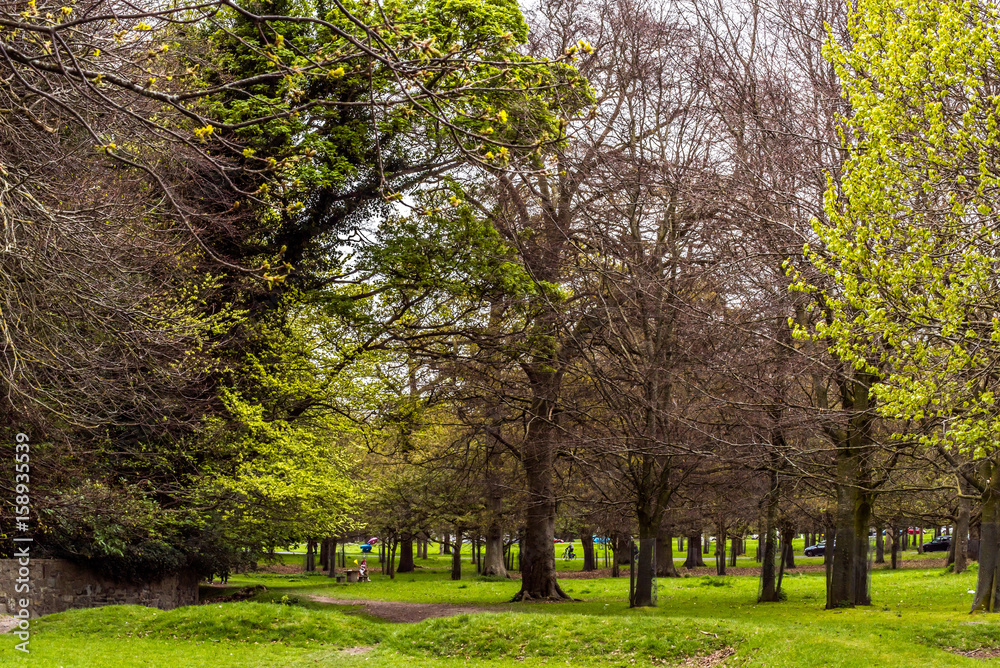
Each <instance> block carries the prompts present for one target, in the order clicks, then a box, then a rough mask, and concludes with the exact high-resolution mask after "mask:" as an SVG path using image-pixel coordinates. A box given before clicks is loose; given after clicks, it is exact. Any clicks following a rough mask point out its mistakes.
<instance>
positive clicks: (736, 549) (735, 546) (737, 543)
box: [729, 536, 743, 568]
mask: <svg viewBox="0 0 1000 668" xmlns="http://www.w3.org/2000/svg"><path fill="white" fill-rule="evenodd" d="M742 545H743V539H742V538H740V537H739V536H733V538H732V545H731V546H730V547H731V549H730V550H729V565H730V566H732V567H733V568H736V558H737V557H738V556H739V554H740V551H741V550H742V549H743V547H742Z"/></svg>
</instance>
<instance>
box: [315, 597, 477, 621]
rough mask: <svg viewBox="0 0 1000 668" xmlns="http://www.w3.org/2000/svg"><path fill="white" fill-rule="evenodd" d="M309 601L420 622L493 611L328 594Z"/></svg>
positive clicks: (464, 606) (383, 616) (395, 619)
mask: <svg viewBox="0 0 1000 668" xmlns="http://www.w3.org/2000/svg"><path fill="white" fill-rule="evenodd" d="M305 598H308V599H309V600H310V601H316V602H317V603H329V604H331V605H362V606H364V608H365V612H366V613H367V614H369V615H372V616H373V617H379V618H381V619H385V620H386V621H390V622H404V623H413V622H422V621H424V620H425V619H431V618H433V617H453V616H455V615H467V614H475V613H477V612H494V610H492V609H490V608H480V607H475V606H471V605H453V604H451V603H408V602H406V601H369V600H363V599H341V598H330V597H329V596H317V595H309V596H306V597H305Z"/></svg>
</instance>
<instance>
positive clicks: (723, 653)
mask: <svg viewBox="0 0 1000 668" xmlns="http://www.w3.org/2000/svg"><path fill="white" fill-rule="evenodd" d="M733 654H736V650H735V649H733V648H732V647H723V648H722V649H717V650H715V651H714V652H712V653H711V654H704V655H702V656H692V657H691V658H689V659H688V660H687V661H685V662H684V663H682V664H681V665H682V666H697V667H698V668H710V667H711V666H718V665H720V664H722V662H723V661H725V660H726V659H728V658H729V657H731V656H732V655H733Z"/></svg>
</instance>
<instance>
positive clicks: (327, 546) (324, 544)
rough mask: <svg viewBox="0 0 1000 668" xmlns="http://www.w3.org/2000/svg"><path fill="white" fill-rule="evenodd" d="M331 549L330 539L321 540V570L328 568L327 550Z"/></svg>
mask: <svg viewBox="0 0 1000 668" xmlns="http://www.w3.org/2000/svg"><path fill="white" fill-rule="evenodd" d="M329 549H330V539H329V538H324V539H323V540H321V541H320V542H319V567H320V570H324V571H325V570H326V562H327V560H328V559H329V555H328V554H327V551H328V550H329Z"/></svg>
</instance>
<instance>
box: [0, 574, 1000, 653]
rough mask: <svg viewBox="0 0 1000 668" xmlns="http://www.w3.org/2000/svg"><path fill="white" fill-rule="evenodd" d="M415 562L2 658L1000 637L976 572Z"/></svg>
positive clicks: (660, 647)
mask: <svg viewBox="0 0 1000 668" xmlns="http://www.w3.org/2000/svg"><path fill="white" fill-rule="evenodd" d="M369 563H371V560H370V561H369ZM419 563H421V564H422V565H424V566H425V568H423V569H421V570H418V572H417V573H413V574H403V575H399V576H397V578H396V579H395V580H389V579H388V578H385V577H383V576H381V575H380V574H378V573H377V572H376V573H375V574H374V576H373V581H372V582H371V583H362V584H352V585H345V584H336V583H335V582H331V580H330V579H329V578H327V577H326V576H324V575H309V576H306V575H291V576H281V575H273V574H257V575H253V576H240V577H238V578H233V580H232V581H231V582H230V585H231V588H235V587H239V586H245V585H247V584H264V585H265V586H266V587H267V589H268V590H267V592H266V593H263V594H261V595H260V596H258V598H257V600H255V601H248V602H242V603H207V604H205V605H201V606H196V607H190V608H181V609H178V610H173V611H169V612H163V611H159V610H151V609H145V608H139V607H133V606H120V607H110V608H102V609H93V610H76V611H70V612H66V613H61V614H58V615H51V616H49V617H46V618H44V619H42V620H39V621H38V622H37V623H36V625H35V627H34V629H33V633H32V637H31V644H30V647H31V653H30V654H29V655H24V654H22V653H19V652H15V651H14V650H13V645H14V642H15V638H14V637H12V636H8V637H6V638H5V639H4V641H3V645H2V646H0V666H8V665H10V666H26V667H31V666H45V667H57V666H64V667H65V668H70V667H74V668H75V667H86V668H103V667H105V666H107V667H113V668H122V667H123V666H150V667H158V666H163V667H167V668H188V667H192V668H196V667H200V666H206V667H207V666H212V667H219V666H241V667H242V666H246V667H248V668H254V667H257V666H261V667H263V666H268V667H272V666H325V665H330V666H332V665H336V666H347V667H350V666H361V665H365V666H403V665H410V666H464V665H489V666H515V665H516V666H525V665H572V666H636V665H640V666H643V665H644V666H649V665H678V664H683V663H684V661H685V660H686V659H688V657H697V656H706V655H710V654H713V652H715V653H716V654H715V656H716V657H721V656H723V655H724V654H725V651H721V652H720V650H724V648H732V649H733V650H735V654H732V655H731V656H728V658H725V660H724V664H721V665H732V666H744V665H746V666H795V667H796V668H801V667H803V666H859V667H864V668H871V667H873V666H916V665H935V666H974V665H983V664H984V661H983V660H982V659H974V658H968V657H965V656H961V655H959V654H956V653H954V652H953V651H948V649H951V650H957V651H971V650H977V649H983V648H994V649H996V648H1000V615H974V616H970V615H969V614H968V612H967V611H968V608H969V605H970V603H971V600H972V595H971V594H969V593H968V590H970V589H972V588H974V586H975V585H974V581H975V574H974V573H966V574H962V575H957V576H956V575H952V574H948V573H943V572H942V571H941V570H940V569H924V568H909V569H905V570H900V571H887V570H877V571H876V572H875V573H874V574H873V577H872V588H873V591H874V599H875V605H873V606H871V607H869V608H858V609H852V610H846V609H845V610H835V611H824V610H823V609H822V606H823V599H824V597H823V586H824V579H823V576H822V574H821V573H805V574H795V573H794V572H793V573H791V574H786V578H785V590H786V592H787V594H788V599H787V600H786V601H784V602H782V603H778V604H767V605H758V604H756V603H755V601H756V596H757V587H758V582H757V578H755V577H726V578H717V577H690V578H680V579H672V580H660V583H659V584H660V587H659V603H660V605H659V607H657V608H649V609H637V610H630V609H629V608H628V605H627V600H626V599H627V592H628V579H627V577H626V578H618V579H613V578H600V579H564V580H562V581H561V583H562V586H563V588H564V589H565V590H566V591H567V593H569V594H570V595H572V596H574V597H576V598H580V599H583V600H582V602H573V603H560V604H546V603H542V604H510V603H507V602H506V601H508V600H509V599H510V598H511V597H512V596H513V594H514V593H515V592H516V590H517V588H518V583H517V582H516V581H495V580H483V579H478V578H476V577H475V575H474V573H472V572H469V573H467V574H466V575H465V578H466V579H464V580H462V581H458V582H452V581H450V580H448V579H447V574H446V572H445V559H432V560H428V561H426V562H425V561H420V562H419ZM213 593H215V592H213ZM309 595H321V596H325V597H331V598H341V599H351V600H356V599H377V600H383V601H410V602H418V603H460V604H463V605H472V606H477V607H483V608H486V609H487V610H489V612H484V613H480V614H474V615H459V616H456V617H445V618H438V619H429V620H426V621H423V622H419V623H416V624H394V623H389V622H385V621H382V620H379V619H375V618H372V617H370V616H368V615H366V614H364V612H363V610H362V609H361V608H360V607H359V606H339V605H326V604H321V603H316V602H312V601H310V600H309V599H308V596H309ZM985 663H987V664H991V663H992V664H1000V659H990V660H988V661H986V662H985ZM688 665H713V664H688Z"/></svg>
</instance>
